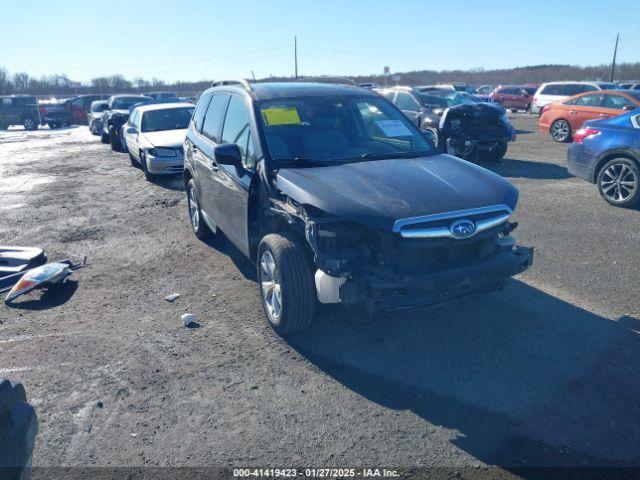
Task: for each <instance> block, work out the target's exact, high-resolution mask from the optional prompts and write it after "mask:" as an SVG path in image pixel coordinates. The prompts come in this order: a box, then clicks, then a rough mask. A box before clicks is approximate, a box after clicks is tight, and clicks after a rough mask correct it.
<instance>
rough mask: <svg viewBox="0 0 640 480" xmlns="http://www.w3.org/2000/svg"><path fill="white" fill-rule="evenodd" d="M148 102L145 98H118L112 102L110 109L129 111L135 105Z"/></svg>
mask: <svg viewBox="0 0 640 480" xmlns="http://www.w3.org/2000/svg"><path fill="white" fill-rule="evenodd" d="M146 100H148V99H147V98H145V97H120V98H116V99H114V100H113V104H112V105H111V108H112V109H114V110H129V109H130V108H131V107H133V106H134V105H135V104H137V103H142V102H144V101H146Z"/></svg>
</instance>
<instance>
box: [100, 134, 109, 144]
mask: <svg viewBox="0 0 640 480" xmlns="http://www.w3.org/2000/svg"><path fill="white" fill-rule="evenodd" d="M100 141H101V142H102V143H109V134H108V133H102V135H101V136H100Z"/></svg>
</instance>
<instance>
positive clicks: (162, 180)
mask: <svg viewBox="0 0 640 480" xmlns="http://www.w3.org/2000/svg"><path fill="white" fill-rule="evenodd" d="M152 182H153V184H154V185H158V186H159V187H162V188H166V189H167V190H174V191H176V192H184V191H185V190H186V188H185V186H184V180H183V179H182V175H157V176H155V177H153V180H152Z"/></svg>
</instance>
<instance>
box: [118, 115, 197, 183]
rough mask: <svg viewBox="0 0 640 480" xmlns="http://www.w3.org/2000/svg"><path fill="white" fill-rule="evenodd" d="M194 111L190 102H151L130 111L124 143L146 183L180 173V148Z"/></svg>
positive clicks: (181, 163) (133, 163)
mask: <svg viewBox="0 0 640 480" xmlns="http://www.w3.org/2000/svg"><path fill="white" fill-rule="evenodd" d="M194 108H195V107H194V106H193V105H192V104H190V103H154V104H149V105H142V106H139V107H135V108H134V109H132V111H131V115H129V120H128V121H127V123H126V124H125V126H124V129H123V132H124V133H123V144H124V145H125V148H126V149H127V152H128V153H129V158H130V159H131V164H132V165H139V166H140V168H141V169H142V171H143V172H144V175H145V177H146V179H147V180H150V179H151V178H152V177H153V176H154V175H169V174H176V173H182V171H183V167H184V155H183V149H182V146H183V144H184V139H185V135H186V133H187V128H188V127H189V121H190V120H191V117H192V115H193V110H194Z"/></svg>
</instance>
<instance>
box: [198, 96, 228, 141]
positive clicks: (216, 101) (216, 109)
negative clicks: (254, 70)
mask: <svg viewBox="0 0 640 480" xmlns="http://www.w3.org/2000/svg"><path fill="white" fill-rule="evenodd" d="M228 101H229V95H225V94H218V95H214V96H213V98H212V99H211V103H209V108H208V109H207V113H206V115H205V116H204V122H203V124H202V135H204V136H205V137H207V138H208V139H209V140H211V141H213V142H215V143H220V127H221V126H222V120H223V118H224V112H225V110H226V108H227V103H228Z"/></svg>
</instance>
